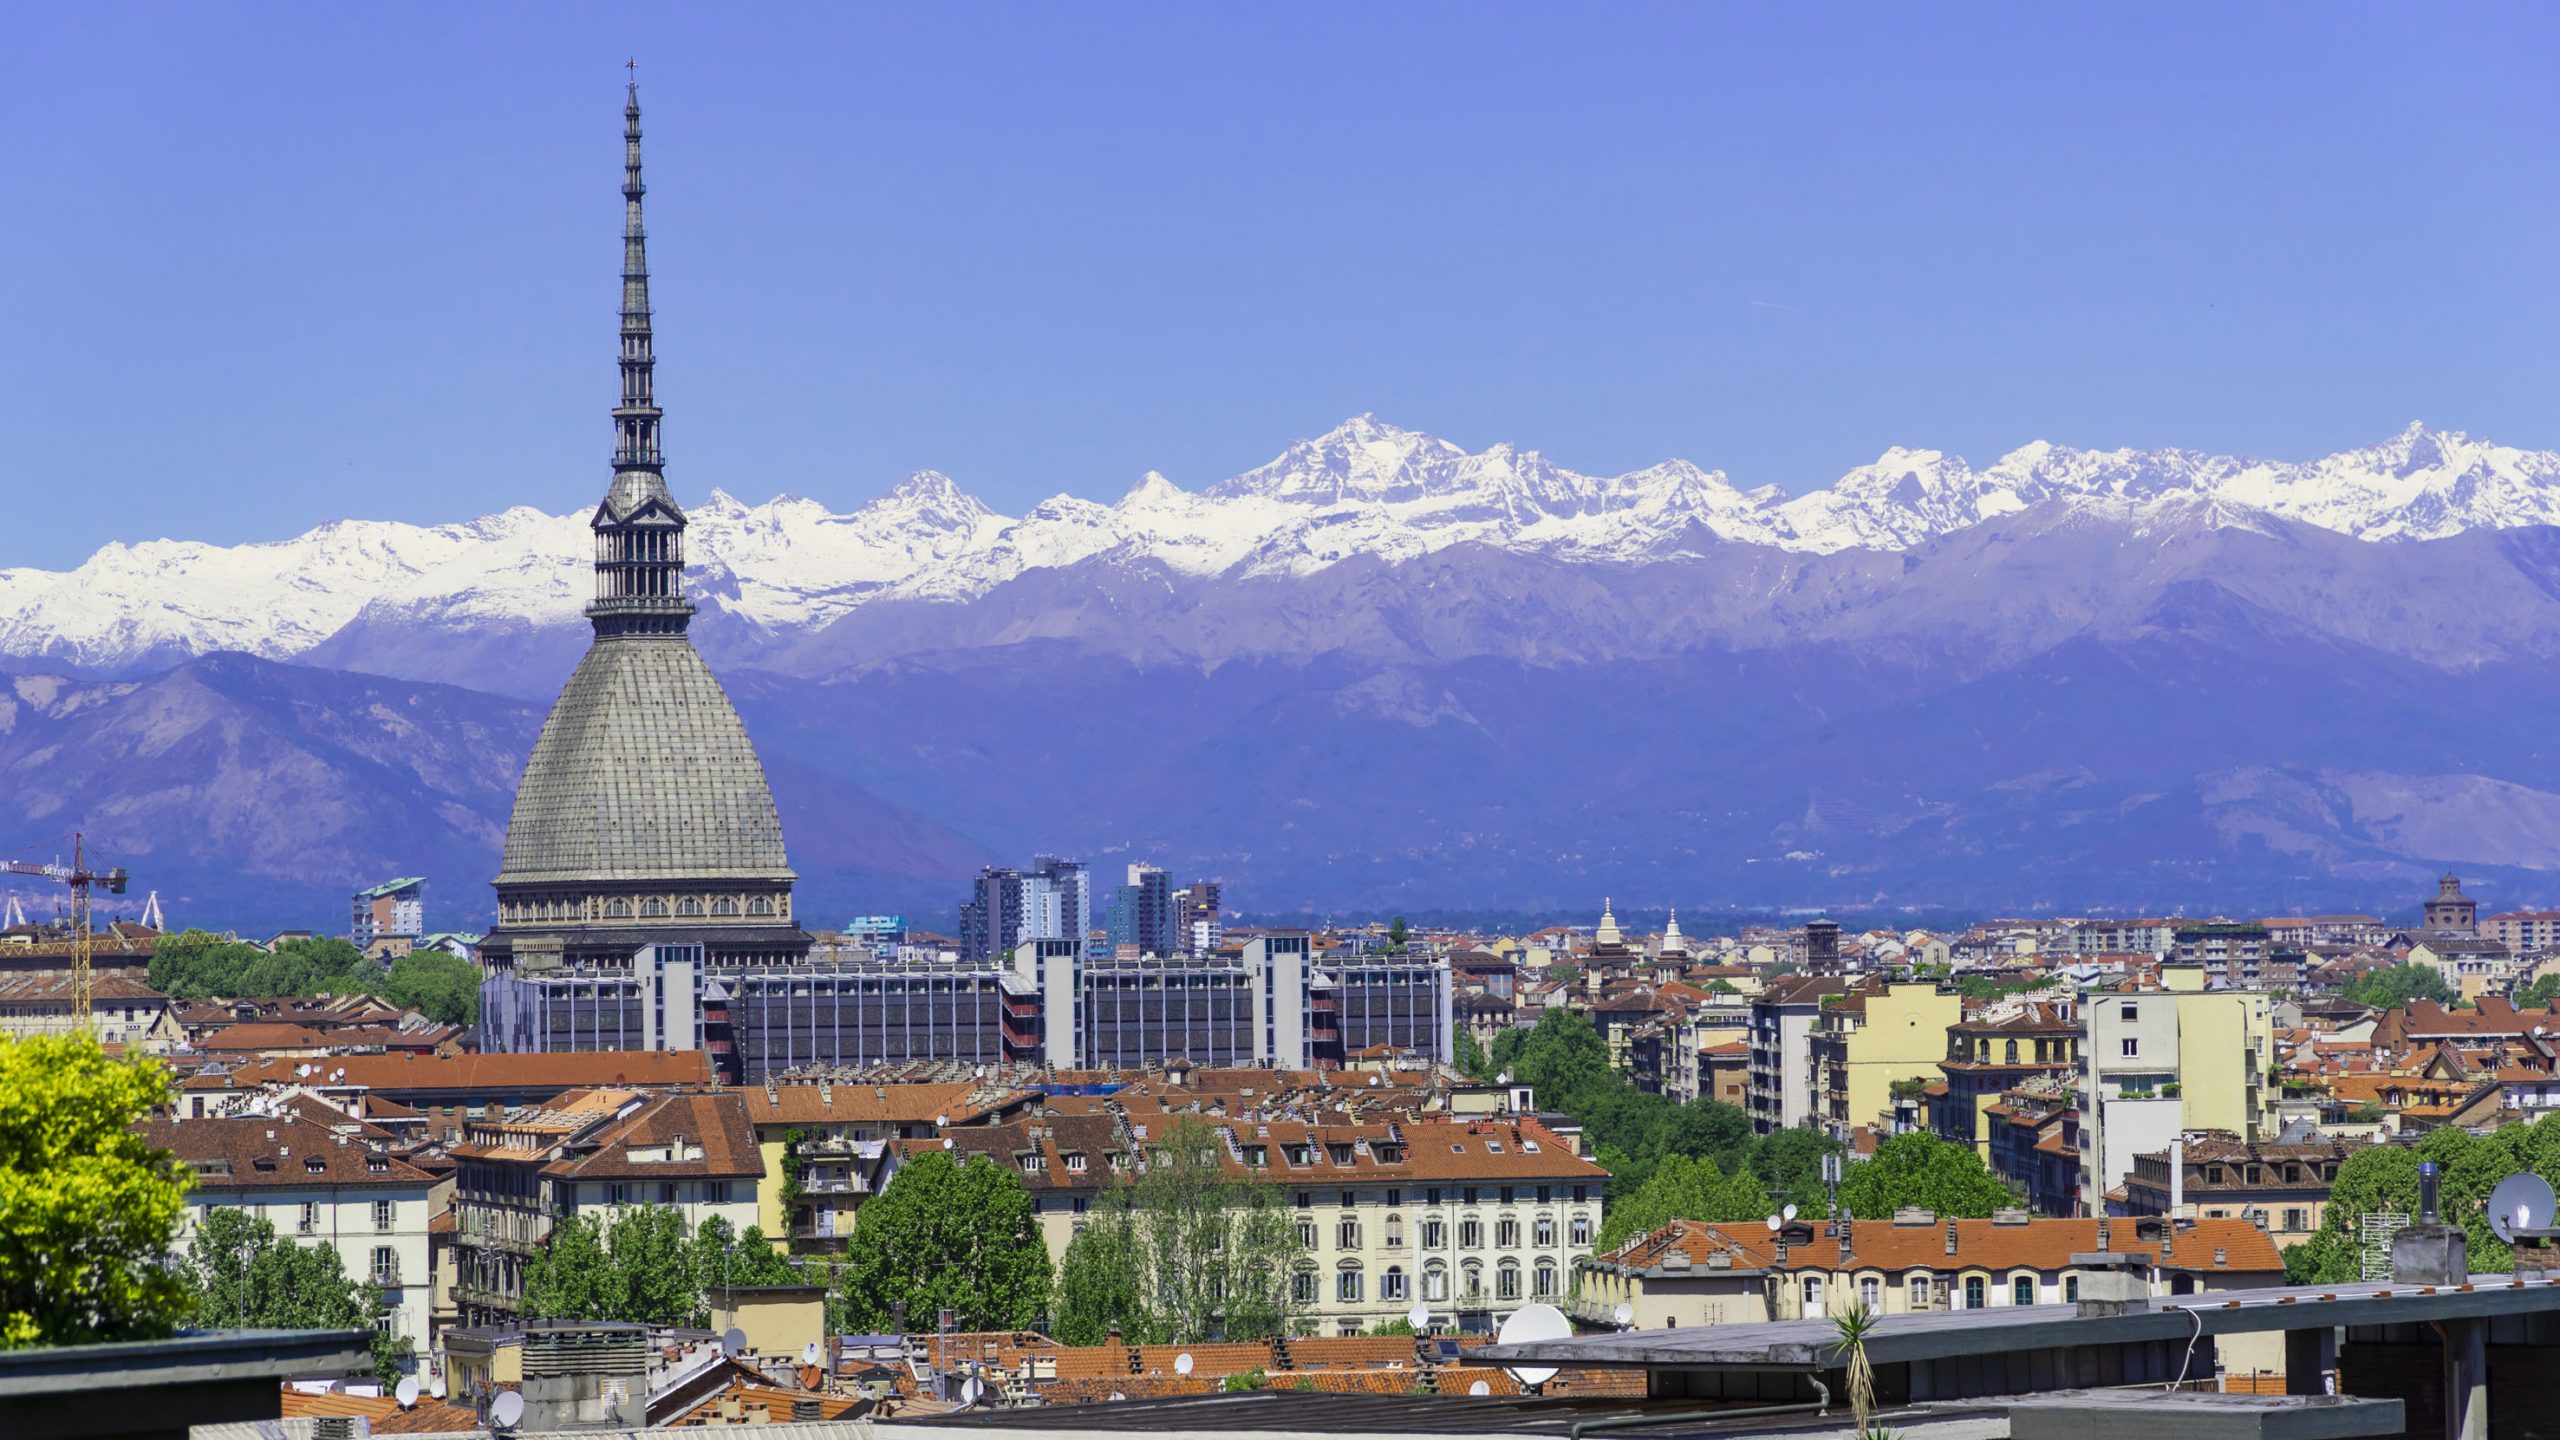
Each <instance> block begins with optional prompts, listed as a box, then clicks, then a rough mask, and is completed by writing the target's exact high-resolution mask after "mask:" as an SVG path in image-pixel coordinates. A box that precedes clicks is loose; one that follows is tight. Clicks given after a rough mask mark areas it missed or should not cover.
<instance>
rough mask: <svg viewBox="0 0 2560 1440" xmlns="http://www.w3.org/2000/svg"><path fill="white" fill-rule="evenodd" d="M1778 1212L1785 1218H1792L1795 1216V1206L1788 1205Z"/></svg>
mask: <svg viewBox="0 0 2560 1440" xmlns="http://www.w3.org/2000/svg"><path fill="white" fill-rule="evenodd" d="M1778 1214H1779V1215H1781V1216H1782V1217H1784V1218H1786V1219H1789V1220H1793V1219H1794V1218H1796V1207H1794V1206H1793V1205H1790V1206H1788V1207H1787V1208H1786V1209H1784V1210H1781V1211H1779V1212H1778Z"/></svg>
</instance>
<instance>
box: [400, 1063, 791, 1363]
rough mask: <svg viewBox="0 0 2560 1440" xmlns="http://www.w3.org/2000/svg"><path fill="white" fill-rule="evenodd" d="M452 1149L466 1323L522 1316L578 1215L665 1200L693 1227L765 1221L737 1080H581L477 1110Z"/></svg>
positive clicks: (760, 1171)
mask: <svg viewBox="0 0 2560 1440" xmlns="http://www.w3.org/2000/svg"><path fill="white" fill-rule="evenodd" d="M448 1153H450V1154H451V1155H452V1156H453V1159H454V1162H455V1169H454V1197H453V1200H454V1203H453V1209H454V1230H455V1247H456V1267H457V1270H456V1278H455V1283H454V1299H455V1301H456V1304H457V1306H458V1307H459V1312H460V1316H461V1319H462V1322H463V1323H464V1324H466V1325H485V1324H495V1323H500V1322H503V1321H506V1320H510V1319H513V1318H514V1317H515V1315H516V1312H517V1308H518V1305H519V1303H520V1302H521V1300H522V1298H523V1295H524V1272H525V1267H526V1265H527V1264H528V1263H529V1262H530V1261H531V1259H532V1258H533V1256H535V1255H536V1254H539V1253H540V1252H541V1250H542V1248H543V1247H544V1246H545V1245H547V1244H549V1243H550V1240H551V1234H552V1231H553V1229H554V1228H555V1227H556V1226H557V1225H558V1224H559V1222H560V1221H562V1220H564V1219H567V1218H570V1217H572V1216H576V1215H580V1214H587V1215H593V1216H596V1217H598V1218H599V1219H601V1220H602V1221H604V1222H605V1223H606V1224H608V1225H609V1224H611V1223H612V1222H613V1220H614V1218H615V1217H617V1216H618V1215H619V1214H621V1213H622V1212H624V1211H626V1210H629V1209H632V1208H634V1207H638V1206H647V1205H663V1206H667V1207H669V1208H671V1209H673V1210H675V1211H676V1212H677V1213H678V1214H679V1215H680V1216H682V1218H683V1220H684V1223H685V1226H686V1228H687V1229H692V1228H694V1227H696V1226H699V1225H700V1224H701V1223H702V1222H703V1221H705V1220H708V1219H711V1218H713V1217H715V1216H716V1217H718V1218H720V1219H723V1220H726V1221H727V1222H728V1223H729V1225H730V1227H731V1228H732V1229H733V1230H737V1231H743V1230H745V1229H746V1228H747V1227H748V1226H750V1225H753V1224H755V1223H757V1186H758V1182H759V1181H761V1180H762V1179H763V1178H764V1173H765V1172H764V1161H763V1157H762V1155H761V1153H760V1152H759V1150H758V1149H757V1146H756V1139H755V1131H754V1129H753V1127H752V1126H751V1125H749V1123H748V1120H747V1110H746V1105H745V1102H744V1100H743V1098H742V1097H741V1096H740V1095H739V1094H738V1093H737V1092H735V1091H728V1090H710V1091H692V1090H687V1091H674V1092H668V1093H661V1094H646V1093H642V1092H640V1091H635V1090H623V1089H601V1090H581V1091H573V1092H571V1093H569V1094H566V1095H562V1096H560V1097H559V1098H558V1099H556V1100H554V1101H552V1102H550V1103H548V1104H545V1105H541V1106H526V1107H521V1108H517V1109H514V1110H510V1111H508V1112H507V1113H505V1114H504V1115H500V1116H493V1117H490V1118H487V1119H483V1120H479V1121H474V1122H472V1123H471V1124H469V1125H468V1126H467V1127H466V1128H465V1130H464V1133H463V1139H462V1141H461V1143H459V1144H456V1145H453V1146H451V1147H450V1148H449V1152H448Z"/></svg>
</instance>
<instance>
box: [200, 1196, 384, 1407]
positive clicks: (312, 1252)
mask: <svg viewBox="0 0 2560 1440" xmlns="http://www.w3.org/2000/svg"><path fill="white" fill-rule="evenodd" d="M185 1268H186V1275H187V1287H188V1289H189V1291H190V1292H191V1293H192V1294H193V1296H194V1298H195V1308H196V1323H197V1324H199V1325H204V1326H208V1327H211V1328H214V1329H221V1330H362V1331H364V1332H365V1333H366V1334H367V1335H368V1336H370V1337H371V1346H372V1355H373V1373H374V1374H375V1375H376V1376H377V1377H379V1378H381V1379H383V1380H385V1381H389V1380H393V1379H396V1378H398V1376H399V1374H400V1371H401V1369H402V1368H403V1367H402V1363H401V1362H402V1361H403V1360H404V1359H405V1358H406V1357H407V1355H408V1354H409V1349H410V1346H409V1341H408V1339H407V1338H406V1337H402V1338H398V1339H394V1338H393V1337H392V1336H390V1335H389V1334H387V1333H385V1332H383V1331H381V1330H379V1329H376V1328H374V1323H373V1322H374V1317H376V1316H378V1315H380V1314H381V1313H382V1310H383V1297H382V1292H381V1291H380V1290H379V1289H377V1288H376V1287H374V1286H372V1285H370V1284H367V1283H365V1282H363V1281H360V1280H356V1279H353V1278H351V1277H350V1276H349V1275H348V1274H347V1273H346V1268H345V1266H344V1264H343V1263H342V1262H341V1261H340V1259H339V1257H338V1248H337V1247H336V1246H334V1245H325V1244H323V1245H303V1244H298V1243H296V1242H295V1241H292V1240H289V1239H285V1238H284V1237H282V1236H279V1235H277V1234H276V1227H275V1226H274V1225H272V1224H269V1223H268V1222H267V1221H265V1220H262V1219H259V1218H257V1217H255V1216H252V1215H251V1214H250V1213H249V1212H248V1211H246V1210H241V1209H236V1208H233V1207H231V1206H217V1207H215V1208H213V1209H211V1210H209V1211H207V1212H206V1214H205V1217H204V1223H203V1224H201V1225H199V1226H197V1227H196V1233H195V1238H194V1240H193V1242H192V1243H191V1244H189V1246H188V1247H187V1261H186V1267H185Z"/></svg>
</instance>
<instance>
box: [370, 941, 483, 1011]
mask: <svg viewBox="0 0 2560 1440" xmlns="http://www.w3.org/2000/svg"><path fill="white" fill-rule="evenodd" d="M381 992H382V998H383V999H385V1000H388V1001H390V1002H391V1003H392V1004H394V1005H405V1006H412V1007H415V1008H416V1009H417V1010H418V1012H419V1013H421V1014H423V1015H425V1016H426V1017H427V1018H428V1019H430V1020H434V1021H437V1022H439V1023H441V1024H445V1025H471V1024H476V1023H478V1021H479V1019H480V967H479V966H477V965H474V964H472V963H471V962H470V961H468V960H465V959H463V958H462V957H461V956H459V955H449V954H446V953H445V952H444V951H442V950H412V951H410V952H409V953H408V954H406V955H403V956H401V957H400V958H399V959H397V960H394V961H392V962H391V969H390V970H389V971H388V972H387V973H385V974H384V975H383V977H382V986H381Z"/></svg>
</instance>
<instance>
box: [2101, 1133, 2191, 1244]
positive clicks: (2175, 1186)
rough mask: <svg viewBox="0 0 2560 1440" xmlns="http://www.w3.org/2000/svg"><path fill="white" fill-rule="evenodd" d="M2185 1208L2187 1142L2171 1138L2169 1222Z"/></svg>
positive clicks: (2175, 1219)
mask: <svg viewBox="0 0 2560 1440" xmlns="http://www.w3.org/2000/svg"><path fill="white" fill-rule="evenodd" d="M2186 1209H2187V1142H2186V1141H2185V1140H2183V1139H2178V1140H2172V1141H2170V1142H2169V1220H2170V1223H2171V1224H2175V1223H2177V1220H2178V1217H2179V1216H2181V1215H2183V1214H2185V1213H2186ZM2098 1248H2099V1249H2101V1250H2104V1249H2105V1248H2107V1247H2106V1246H2104V1245H2101V1246H2099V1247H2098Z"/></svg>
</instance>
